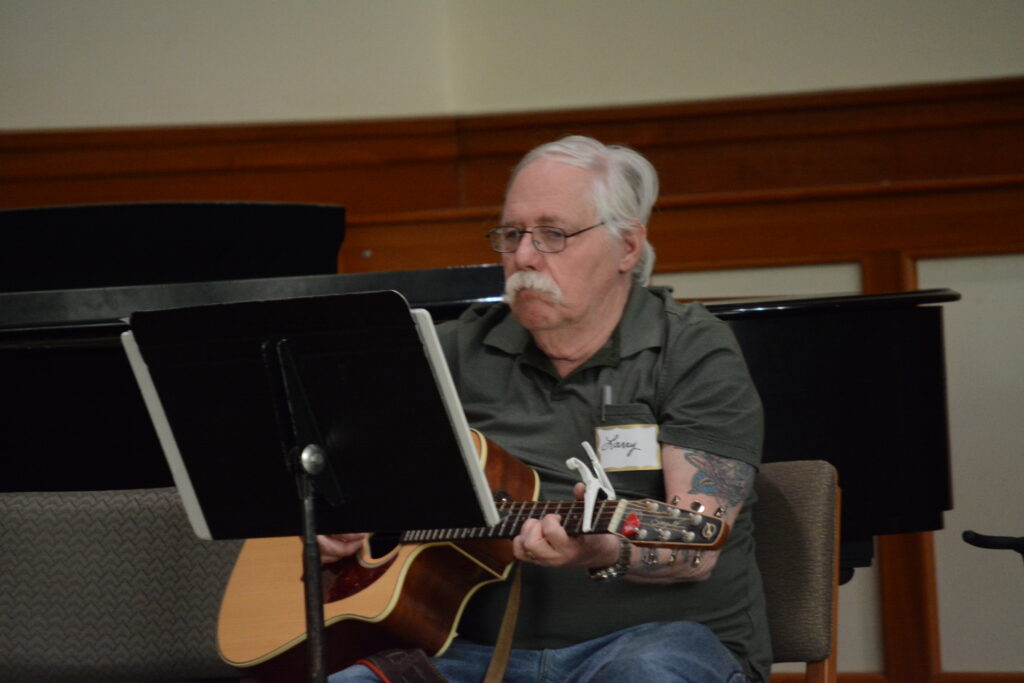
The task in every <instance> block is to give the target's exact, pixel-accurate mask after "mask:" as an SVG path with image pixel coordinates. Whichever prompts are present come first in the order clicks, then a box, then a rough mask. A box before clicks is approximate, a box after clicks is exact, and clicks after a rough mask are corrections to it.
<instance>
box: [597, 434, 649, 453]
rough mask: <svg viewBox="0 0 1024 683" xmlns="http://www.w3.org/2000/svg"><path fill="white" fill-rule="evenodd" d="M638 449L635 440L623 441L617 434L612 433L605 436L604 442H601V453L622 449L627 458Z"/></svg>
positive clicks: (619, 451) (618, 451) (620, 450)
mask: <svg viewBox="0 0 1024 683" xmlns="http://www.w3.org/2000/svg"><path fill="white" fill-rule="evenodd" d="M638 450H640V448H639V447H638V446H637V445H636V441H623V440H622V439H620V438H619V435H618V434H612V435H611V436H609V437H606V438H605V440H604V443H602V444H601V452H602V453H603V452H613V453H615V452H617V453H621V452H622V451H626V456H625V457H627V458H628V457H629V456H631V455H633V453H635V452H636V451H638Z"/></svg>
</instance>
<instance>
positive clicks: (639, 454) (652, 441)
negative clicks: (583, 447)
mask: <svg viewBox="0 0 1024 683" xmlns="http://www.w3.org/2000/svg"><path fill="white" fill-rule="evenodd" d="M595 446H596V448H595V450H596V451H597V457H598V458H599V459H600V460H601V467H603V468H604V469H605V470H609V471H614V470H660V469H661V446H660V445H659V444H658V425H613V426H611V427H598V428H597V443H596V444H595Z"/></svg>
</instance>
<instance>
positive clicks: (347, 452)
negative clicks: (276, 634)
mask: <svg viewBox="0 0 1024 683" xmlns="http://www.w3.org/2000/svg"><path fill="white" fill-rule="evenodd" d="M130 327H131V330H130V331H129V332H126V333H124V335H123V339H122V341H123V345H124V347H125V350H126V352H127V353H128V356H129V360H130V362H131V364H132V369H133V371H134V373H135V376H136V379H137V381H138V384H139V387H140V389H141V390H142V394H143V398H144V399H145V402H146V406H147V409H148V410H149V413H150V417H151V418H152V420H153V423H154V427H155V428H156V431H157V435H158V436H159V438H160V442H161V446H162V448H163V450H164V453H165V455H166V457H167V460H168V464H169V465H170V468H171V472H172V474H173V476H174V481H175V484H176V485H177V487H178V491H179V493H180V494H181V496H182V502H183V504H184V506H185V509H186V511H187V513H188V515H189V519H190V521H191V523H192V526H193V529H194V530H195V532H196V534H197V535H199V536H200V537H202V538H207V539H231V538H256V537H270V536H301V537H302V538H303V541H304V553H303V563H304V576H303V581H304V582H305V589H306V590H305V592H306V616H307V626H308V636H309V648H308V655H309V666H310V676H311V680H317V681H322V680H325V677H326V671H325V667H326V652H325V642H324V624H323V593H322V588H321V586H320V553H319V550H318V548H317V545H316V538H315V536H316V534H317V533H338V532H352V531H378V532H397V531H403V530H409V529H432V528H449V527H473V526H485V525H493V524H496V523H497V521H498V517H497V510H496V508H495V506H494V502H493V500H492V499H491V494H490V491H489V489H488V487H487V484H486V480H485V479H484V477H483V472H482V470H481V469H480V465H479V462H478V460H477V457H476V453H475V450H474V448H473V445H472V442H471V440H470V437H469V429H468V426H467V425H466V422H465V417H464V415H463V414H462V410H461V406H460V405H459V403H458V397H457V395H456V394H455V390H454V385H453V384H452V382H451V378H450V376H449V374H448V369H447V366H446V365H445V363H444V359H443V356H442V354H441V349H440V346H439V344H438V343H437V337H436V334H435V333H434V328H433V325H432V323H431V322H430V316H429V314H426V313H425V312H423V311H410V310H409V307H408V304H407V303H406V301H405V299H404V298H402V296H401V295H400V294H398V293H397V292H372V293H363V294H343V295H333V296H322V297H308V298H300V299H290V300H277V301H258V302H243V303H233V304H221V305H212V306H199V307H193V308H181V309H172V310H165V311H151V312H142V313H135V314H133V315H132V316H131V318H130ZM296 491H298V495H299V498H300V499H301V502H298V501H296ZM428 493H429V494H430V495H431V496H437V497H440V498H441V499H443V500H444V501H445V504H444V505H429V506H423V505H418V506H414V505H410V504H409V503H410V502H411V501H416V500H421V499H422V498H423V497H424V496H425V495H426V494H428Z"/></svg>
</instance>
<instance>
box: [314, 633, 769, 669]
mask: <svg viewBox="0 0 1024 683" xmlns="http://www.w3.org/2000/svg"><path fill="white" fill-rule="evenodd" d="M492 651H493V648H492V647H489V646H486V645H477V644H475V643H470V642H467V641H464V640H458V639H456V640H455V641H454V642H453V643H452V645H451V647H450V648H448V651H447V652H445V653H444V654H443V655H442V656H440V657H437V658H436V659H434V666H436V667H437V668H438V670H439V671H440V672H441V673H442V674H444V676H445V677H446V678H448V679H449V680H450V681H452V682H453V683H479V681H480V680H482V679H483V677H484V673H485V672H486V671H487V665H488V664H489V663H490V661H491V653H492ZM748 680H749V679H748V678H747V676H746V674H744V672H743V669H742V667H740V665H739V663H738V662H737V661H736V658H735V657H733V656H732V653H730V652H729V650H728V649H726V647H725V646H724V645H722V643H721V641H719V640H718V638H716V637H715V634H714V633H712V632H711V630H710V629H708V628H707V627H706V626H704V625H702V624H697V623H694V622H691V621H678V622H666V623H653V624H641V625H640V626H634V627H633V628H628V629H625V630H623V631H618V632H617V633H611V634H609V635H606V636H603V637H601V638H595V639H594V640H588V641H586V642H583V643H577V644H576V645H571V646H569V647H564V648H560V649H557V650H512V652H511V655H510V656H509V661H508V666H507V668H506V669H505V677H504V681H506V682H507V683H520V682H521V683H538V682H544V683H570V682H572V683H584V682H593V683H597V682H599V681H608V682H612V681H614V682H615V683H623V682H624V681H625V682H628V681H643V682H645V683H654V682H655V681H657V682H658V683H661V682H662V681H685V682H686V683H747V681H748ZM378 682H379V679H378V678H377V676H376V675H375V674H374V673H373V672H372V671H370V670H369V669H368V668H366V667H365V666H362V665H355V666H351V667H349V668H347V669H344V670H343V671H339V672H338V673H335V674H333V675H332V676H330V677H329V678H328V683H378Z"/></svg>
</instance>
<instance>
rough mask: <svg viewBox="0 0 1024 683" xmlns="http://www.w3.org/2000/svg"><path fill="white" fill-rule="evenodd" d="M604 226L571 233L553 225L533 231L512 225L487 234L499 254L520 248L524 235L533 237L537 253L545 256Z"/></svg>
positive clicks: (602, 222) (594, 226) (600, 224)
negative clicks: (573, 239) (568, 242)
mask: <svg viewBox="0 0 1024 683" xmlns="http://www.w3.org/2000/svg"><path fill="white" fill-rule="evenodd" d="M602 225H604V221H601V222H600V223H596V224H594V225H591V226H590V227H589V228H583V229H582V230H577V231H576V232H570V233H566V232H565V230H562V229H561V228H556V227H554V226H553V225H538V226H536V227H535V228H533V230H520V229H519V228H516V227H513V226H511V225H499V226H498V227H496V228H495V229H494V230H491V231H490V232H488V233H487V239H488V240H490V242H491V249H493V250H494V251H496V252H498V253H499V254H511V253H512V252H513V251H515V250H516V249H518V248H519V240H521V239H522V238H523V235H532V236H533V237H531V238H530V241H531V242H533V246H534V248H535V249H536V250H537V251H539V252H543V253H545V254H557V253H558V252H560V251H562V250H563V249H565V241H566V240H567V239H569V238H570V237H575V236H576V235H580V234H583V233H585V232H586V231H587V230H593V229H594V228H599V227H601V226H602Z"/></svg>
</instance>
